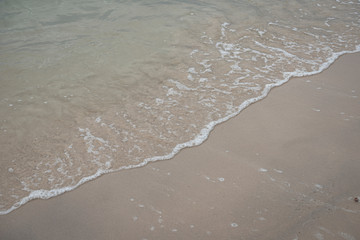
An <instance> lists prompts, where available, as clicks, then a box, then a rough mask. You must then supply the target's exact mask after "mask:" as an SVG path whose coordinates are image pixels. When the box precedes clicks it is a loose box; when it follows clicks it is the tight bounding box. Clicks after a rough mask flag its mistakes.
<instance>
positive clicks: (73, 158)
mask: <svg viewBox="0 0 360 240" xmlns="http://www.w3.org/2000/svg"><path fill="white" fill-rule="evenodd" d="M359 41H360V2H359V1H349V0H337V1H330V0H317V1H314V0H303V1H296V0H290V1H280V0H278V1H276V0H275V1H274V0H272V1H266V0H259V1H243V0H240V1H231V0H225V1H215V0H208V1H176V0H163V1H155V0H154V1H145V0H138V1H86V0H81V1H76V2H74V1H63V0H56V1H55V0H53V1H41V0H37V1H36V0H27V1H24V0H19V1H6V0H2V1H0V84H1V85H0V86H1V88H0V122H1V125H0V126H1V127H0V146H1V147H0V213H1V214H6V213H8V212H10V211H12V210H14V209H16V208H17V207H19V206H21V205H23V204H25V203H26V202H27V201H29V200H31V199H34V198H49V197H53V196H56V195H58V194H61V193H63V192H65V191H69V190H72V189H74V188H76V187H77V186H79V185H80V184H82V183H84V182H86V181H89V180H91V179H94V178H96V177H98V176H100V175H102V174H104V173H107V172H113V171H117V170H120V169H127V168H133V167H139V166H143V165H145V164H146V163H148V162H149V161H156V160H162V159H169V158H171V157H173V156H174V154H175V153H177V152H178V151H179V150H180V149H182V148H184V147H190V146H195V145H198V144H200V143H201V142H203V141H204V140H205V139H206V138H207V136H208V134H209V132H210V131H211V129H212V128H213V127H214V126H215V125H216V124H218V123H221V122H223V121H225V120H227V119H229V118H230V117H233V116H235V115H237V114H238V113H239V112H240V111H241V110H242V109H243V108H245V107H246V106H248V105H249V104H251V103H252V102H255V101H258V100H260V99H262V98H264V97H265V96H266V95H267V94H268V92H269V90H270V89H271V88H272V87H274V86H280V85H281V84H283V83H284V82H286V81H288V80H289V78H291V77H292V76H304V75H311V74H315V73H318V72H321V71H322V70H323V69H325V68H327V67H328V66H329V65H330V64H331V63H332V62H333V61H335V59H336V58H337V57H338V56H340V55H341V54H344V53H348V52H355V51H360V42H359Z"/></svg>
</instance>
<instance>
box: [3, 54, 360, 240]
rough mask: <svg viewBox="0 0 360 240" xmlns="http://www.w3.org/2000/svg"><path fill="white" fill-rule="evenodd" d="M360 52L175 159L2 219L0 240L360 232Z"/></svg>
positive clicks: (286, 89)
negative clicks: (359, 200)
mask: <svg viewBox="0 0 360 240" xmlns="http://www.w3.org/2000/svg"><path fill="white" fill-rule="evenodd" d="M359 66H360V53H357V54H350V55H346V56H343V57H341V58H340V59H338V60H337V61H336V62H335V63H334V64H333V65H332V66H331V67H330V68H329V69H327V70H326V71H324V72H323V73H321V74H318V75H315V76H312V77H305V78H296V79H292V80H290V82H288V83H287V84H285V85H283V86H281V87H280V88H276V89H273V90H272V91H271V93H270V94H269V96H268V97H267V98H265V99H264V100H262V101H260V102H258V103H255V104H253V105H251V106H250V107H249V108H247V109H245V110H244V111H243V112H242V113H241V114H240V115H239V116H237V117H235V118H233V119H231V120H229V121H228V122H226V123H224V124H221V125H219V126H217V127H216V128H215V130H214V131H213V132H212V133H211V135H210V137H209V139H208V140H207V141H206V142H205V143H204V144H202V145H201V146H199V147H194V148H190V149H184V150H183V151H181V152H180V153H179V154H178V155H177V156H176V157H175V158H174V159H172V160H170V161H162V162H156V163H152V164H149V165H148V166H146V167H143V168H138V169H132V170H126V171H121V172H118V173H114V174H109V175H106V176H103V177H100V178H99V179H97V180H95V181H92V182H90V183H87V184H85V185H83V186H81V187H79V188H78V189H76V190H74V191H72V192H69V193H66V194H63V195H61V196H58V197H55V198H52V199H49V200H34V201H31V202H29V203H28V204H26V205H24V206H22V207H21V208H19V209H17V210H15V211H13V212H11V213H10V214H8V215H3V216H0V239H3V240H8V239H77V240H78V239H87V240H88V239H149V240H150V239H274V240H275V239H276V240H278V239H345V240H352V239H359V238H360V229H359V222H360V203H356V202H355V201H354V197H356V196H360V187H359V183H360V174H359V172H360V157H359V156H360V147H359V146H360V111H359V110H360V78H359V76H360V68H359Z"/></svg>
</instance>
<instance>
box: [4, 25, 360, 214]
mask: <svg viewBox="0 0 360 240" xmlns="http://www.w3.org/2000/svg"><path fill="white" fill-rule="evenodd" d="M226 26H227V24H226V25H224V26H223V27H224V28H225V27H226ZM258 45H260V46H262V47H264V48H267V49H269V50H272V51H275V52H280V53H282V54H284V55H286V56H289V57H291V58H295V59H297V60H299V61H303V62H307V61H309V62H310V60H304V59H300V58H298V57H297V56H294V55H293V54H290V53H288V52H287V51H285V50H283V49H279V48H273V47H267V46H265V45H263V44H261V43H258ZM355 52H360V45H357V46H356V49H355V50H353V51H341V52H336V53H333V54H332V56H330V57H328V59H327V61H326V62H324V63H323V64H321V65H320V66H319V68H318V69H317V70H314V71H309V72H303V71H300V70H296V71H294V72H284V73H283V79H282V80H279V81H277V82H273V83H269V84H267V85H266V86H265V87H264V89H263V90H262V92H261V95H260V96H257V97H254V98H251V99H248V100H246V101H244V102H243V103H241V104H240V105H239V106H237V107H236V110H235V111H233V112H231V113H229V114H228V115H227V116H225V117H223V118H221V119H218V120H216V121H212V122H209V123H208V124H206V125H205V126H204V128H202V129H201V131H200V133H199V134H198V135H197V136H195V138H194V139H192V140H190V141H188V142H184V143H180V144H177V145H176V146H175V147H174V148H173V150H172V152H171V153H169V154H167V155H163V156H154V157H150V158H146V159H144V160H143V161H142V162H141V163H139V164H135V165H128V166H123V167H120V168H118V169H98V170H97V171H96V173H95V174H93V175H91V176H86V177H83V178H82V179H81V180H80V181H79V182H78V183H76V184H74V185H71V186H66V187H62V188H54V189H51V190H45V189H39V190H33V191H30V192H29V195H28V196H26V197H23V198H22V199H20V200H19V201H18V202H16V203H15V204H14V205H13V206H11V207H10V208H9V209H7V210H3V211H0V215H4V214H7V213H10V212H11V211H13V210H15V209H17V208H19V207H20V206H22V205H24V204H25V203H27V202H29V201H30V200H33V199H49V198H52V197H55V196H58V195H60V194H63V193H65V192H68V191H71V190H73V189H75V188H77V187H79V186H80V185H82V184H83V183H86V182H88V181H91V180H94V179H96V178H98V177H99V176H101V175H103V174H106V173H111V172H117V171H120V170H123V169H132V168H137V167H142V166H145V165H147V164H148V163H150V162H155V161H160V160H168V159H171V158H173V157H174V156H175V155H176V154H177V153H178V152H179V151H180V150H181V149H183V148H186V147H194V146H198V145H200V144H201V143H203V142H204V141H205V140H206V139H207V138H208V136H209V134H210V132H211V131H212V130H213V129H214V127H215V126H216V125H218V124H220V123H222V122H225V121H227V120H229V119H230V118H233V117H235V116H237V115H238V114H239V113H240V112H241V111H242V110H244V109H245V108H246V107H248V106H249V105H251V104H253V103H255V102H257V101H260V100H262V99H264V98H265V97H266V96H267V95H268V93H269V92H270V90H271V89H272V88H274V87H278V86H281V85H282V84H284V83H286V82H288V81H289V79H290V78H292V77H304V76H310V75H314V74H317V73H320V72H322V71H324V70H325V69H327V68H328V67H329V66H330V65H331V64H332V63H333V62H334V61H335V60H336V59H337V58H339V57H340V56H341V55H344V54H347V53H355ZM202 63H203V65H204V67H205V66H208V67H210V66H211V65H208V64H207V62H202ZM174 82H175V84H176V85H177V87H178V88H179V87H180V88H184V85H182V84H181V83H179V85H178V84H177V83H176V81H174ZM185 88H187V87H186V86H185ZM168 93H169V92H168ZM173 93H174V94H175V93H176V91H174V90H173ZM44 103H47V102H44ZM79 131H80V132H82V133H83V134H84V135H83V136H84V139H85V140H87V141H88V142H87V144H88V152H91V153H93V154H95V155H96V154H98V151H95V150H94V146H93V145H92V141H94V140H96V141H100V142H102V143H104V144H106V145H107V144H108V142H107V141H105V140H104V139H102V138H98V137H95V136H93V135H91V133H90V131H89V129H87V128H85V129H83V128H79ZM107 147H111V146H107ZM266 171H267V170H266Z"/></svg>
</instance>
